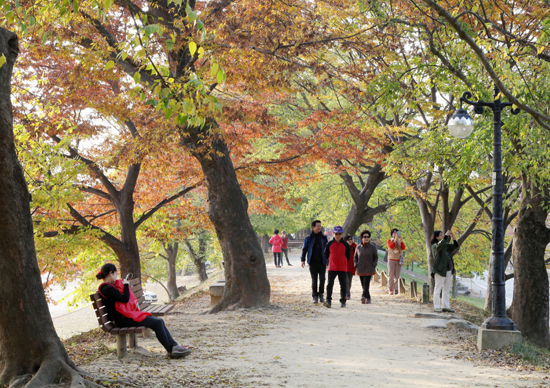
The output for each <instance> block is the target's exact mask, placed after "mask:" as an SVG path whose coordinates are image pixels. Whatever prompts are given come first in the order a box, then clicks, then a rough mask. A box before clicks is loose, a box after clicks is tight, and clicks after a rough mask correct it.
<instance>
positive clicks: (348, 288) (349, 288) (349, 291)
mask: <svg viewBox="0 0 550 388" xmlns="http://www.w3.org/2000/svg"><path fill="white" fill-rule="evenodd" d="M347 276H348V284H347V288H346V296H347V297H348V298H351V281H352V280H353V274H352V273H351V272H348V273H347Z"/></svg>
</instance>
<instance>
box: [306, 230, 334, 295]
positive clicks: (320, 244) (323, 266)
mask: <svg viewBox="0 0 550 388" xmlns="http://www.w3.org/2000/svg"><path fill="white" fill-rule="evenodd" d="M311 228H312V232H311V234H310V235H309V236H306V238H305V240H304V245H302V256H301V258H300V260H301V261H302V268H304V267H305V265H306V256H307V264H308V265H309V273H310V274H311V291H312V292H311V296H312V297H313V303H315V304H317V303H319V302H321V303H324V302H325V298H324V297H323V294H324V291H325V275H326V272H327V264H328V260H327V257H326V256H325V247H326V245H327V243H328V239H327V236H325V235H324V234H323V233H322V232H321V230H322V228H323V227H322V226H321V221H319V220H315V221H313V222H312V223H311ZM317 280H319V281H317Z"/></svg>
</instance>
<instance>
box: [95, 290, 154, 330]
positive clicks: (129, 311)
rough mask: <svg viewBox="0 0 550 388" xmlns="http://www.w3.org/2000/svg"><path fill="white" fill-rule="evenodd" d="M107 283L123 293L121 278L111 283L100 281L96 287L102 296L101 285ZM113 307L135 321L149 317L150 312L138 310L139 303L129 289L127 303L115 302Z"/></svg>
mask: <svg viewBox="0 0 550 388" xmlns="http://www.w3.org/2000/svg"><path fill="white" fill-rule="evenodd" d="M104 284H107V285H109V286H112V287H114V288H116V289H117V290H118V292H120V293H121V294H123V293H124V284H123V283H122V279H117V280H115V284H111V283H101V284H100V285H99V287H98V289H97V290H98V291H99V294H100V295H101V297H102V298H105V296H104V295H103V294H102V293H101V287H102V286H103V285H104ZM115 308H116V310H117V311H118V312H119V313H121V314H122V315H123V316H125V317H126V318H131V319H133V320H134V321H136V322H141V321H143V320H144V319H145V318H147V317H150V316H151V313H148V312H145V311H139V305H138V301H137V298H136V296H135V295H134V293H133V292H132V290H131V289H130V299H129V300H128V303H122V302H115Z"/></svg>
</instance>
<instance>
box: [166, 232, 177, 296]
mask: <svg viewBox="0 0 550 388" xmlns="http://www.w3.org/2000/svg"><path fill="white" fill-rule="evenodd" d="M162 246H163V248H164V252H165V253H166V257H165V258H166V261H167V263H168V282H167V284H166V289H167V290H168V296H169V297H170V300H175V299H177V298H178V296H180V293H179V291H178V285H177V283H176V258H177V257H178V250H179V244H178V243H177V242H175V243H173V244H168V243H164V244H163V245H162Z"/></svg>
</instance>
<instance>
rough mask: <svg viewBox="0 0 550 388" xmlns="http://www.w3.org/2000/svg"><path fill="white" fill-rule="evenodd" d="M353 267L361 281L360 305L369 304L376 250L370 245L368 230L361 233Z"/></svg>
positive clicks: (376, 258) (376, 262)
mask: <svg viewBox="0 0 550 388" xmlns="http://www.w3.org/2000/svg"><path fill="white" fill-rule="evenodd" d="M353 265H355V269H356V270H357V275H359V279H361V286H363V295H361V303H363V304H370V280H371V278H372V276H373V275H374V274H375V273H376V266H377V265H378V249H376V245H374V244H371V243H370V231H368V230H363V231H362V232H361V245H359V246H358V247H357V249H356V250H355V255H354V256H353Z"/></svg>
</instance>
